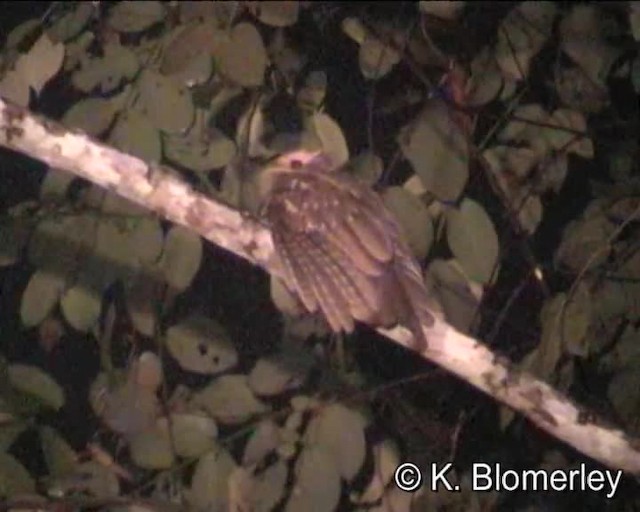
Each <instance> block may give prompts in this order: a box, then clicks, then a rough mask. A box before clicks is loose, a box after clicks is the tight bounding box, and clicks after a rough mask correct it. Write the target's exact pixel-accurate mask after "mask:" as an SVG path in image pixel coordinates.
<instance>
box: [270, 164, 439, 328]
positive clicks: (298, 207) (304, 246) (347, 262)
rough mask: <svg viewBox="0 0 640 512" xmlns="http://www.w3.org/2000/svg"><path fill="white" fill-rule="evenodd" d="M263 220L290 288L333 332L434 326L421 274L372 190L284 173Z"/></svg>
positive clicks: (335, 178) (321, 176) (338, 178)
mask: <svg viewBox="0 0 640 512" xmlns="http://www.w3.org/2000/svg"><path fill="white" fill-rule="evenodd" d="M265 214H266V217H267V219H268V220H269V222H270V224H271V227H272V232H273V239H274V244H275V247H276V251H277V253H278V255H279V256H280V258H281V260H282V263H283V267H284V269H285V273H286V277H285V281H286V283H287V286H288V287H289V288H290V289H291V290H292V291H293V292H294V293H296V294H297V295H298V296H299V298H300V300H301V301H302V303H303V304H304V305H305V307H306V308H307V309H308V310H309V311H312V312H315V311H318V310H320V311H321V312H322V313H323V314H324V316H325V317H326V319H327V321H328V322H329V324H330V325H331V327H332V329H333V330H335V331H341V330H342V331H347V332H350V331H351V330H352V329H353V325H354V319H355V320H359V321H363V322H365V323H370V324H374V325H382V326H387V327H388V326H391V325H393V324H395V323H403V324H405V325H407V326H408V327H409V328H411V329H412V330H414V328H416V329H417V326H419V325H420V324H421V322H424V321H428V320H429V318H430V316H428V307H427V304H426V301H427V298H426V291H425V289H424V285H423V282H422V276H421V273H420V269H419V267H418V265H417V264H416V263H415V261H414V260H413V258H412V256H411V253H410V252H408V251H409V249H408V247H407V245H406V243H404V241H403V240H402V236H401V234H400V230H399V227H398V225H397V223H396V222H395V220H394V219H393V217H392V216H391V214H390V213H389V212H388V211H387V210H386V209H385V207H384V205H383V203H382V201H381V199H380V198H379V197H378V196H377V195H376V194H375V193H374V192H373V191H372V190H370V189H369V188H368V187H366V185H364V184H361V183H359V182H357V181H355V180H353V179H349V177H348V176H342V175H334V174H325V173H319V172H312V171H304V170H299V171H296V172H291V173H283V174H281V175H279V176H278V178H277V179H276V181H275V183H274V187H273V190H272V193H271V194H270V198H269V199H268V202H267V204H266V207H265ZM416 318H417V320H416ZM421 333H422V329H421V328H420V329H419V332H415V331H414V334H415V335H416V337H420V336H421Z"/></svg>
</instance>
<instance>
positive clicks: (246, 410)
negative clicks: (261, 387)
mask: <svg viewBox="0 0 640 512" xmlns="http://www.w3.org/2000/svg"><path fill="white" fill-rule="evenodd" d="M193 405H194V406H196V407H202V408H204V409H205V410H206V411H207V412H208V413H209V414H210V415H211V416H213V417H214V418H216V419H217V420H219V421H220V422H222V423H226V424H236V423H242V422H243V421H246V420H248V419H250V418H251V417H253V416H255V415H257V414H262V413H265V412H267V411H268V410H269V407H268V406H267V405H265V404H264V403H262V402H260V401H259V400H258V399H257V398H256V397H255V396H254V394H253V392H252V391H251V388H249V385H248V383H247V377H246V376H245V375H224V376H222V377H219V378H217V379H216V380H214V381H213V382H212V383H211V384H209V385H208V386H207V387H205V388H204V389H203V390H202V391H200V392H199V393H198V394H197V395H196V396H195V397H194V399H193Z"/></svg>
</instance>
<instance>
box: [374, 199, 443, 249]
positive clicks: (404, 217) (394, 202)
mask: <svg viewBox="0 0 640 512" xmlns="http://www.w3.org/2000/svg"><path fill="white" fill-rule="evenodd" d="M382 198H383V200H384V204H385V206H386V207H387V208H388V209H389V211H390V212H391V213H393V215H394V216H395V218H396V220H397V221H398V223H399V224H400V225H401V226H402V231H403V233H404V235H405V237H406V239H407V242H408V243H409V247H410V248H411V250H412V252H413V255H414V256H415V257H416V259H417V260H423V259H424V258H426V256H427V254H428V252H429V249H431V244H433V237H434V233H433V223H432V222H431V216H430V215H429V212H428V210H427V207H426V206H425V205H424V204H423V203H422V201H420V199H419V198H417V197H416V196H414V195H413V194H411V193H410V192H409V191H408V190H406V189H405V188H403V187H389V188H387V189H386V190H385V191H384V193H383V194H382Z"/></svg>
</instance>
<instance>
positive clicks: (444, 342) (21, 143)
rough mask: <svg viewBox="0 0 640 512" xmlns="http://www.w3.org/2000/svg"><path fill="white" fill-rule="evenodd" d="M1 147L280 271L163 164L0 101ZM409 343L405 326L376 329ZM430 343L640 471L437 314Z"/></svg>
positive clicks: (608, 431)
mask: <svg viewBox="0 0 640 512" xmlns="http://www.w3.org/2000/svg"><path fill="white" fill-rule="evenodd" d="M0 145H2V146H5V147H7V148H9V149H13V150H16V151H19V152H21V153H24V154H26V155H28V156H30V157H32V158H35V159H38V160H41V161H43V162H46V163H47V164H49V165H50V166H52V167H56V168H59V169H63V170H66V171H68V172H72V173H73V174H75V175H77V176H80V177H82V178H85V179H87V180H89V181H91V182H93V183H95V184H98V185H100V186H102V187H104V188H106V189H108V190H111V191H113V192H115V193H116V194H118V195H120V196H122V197H124V198H126V199H129V200H131V201H133V202H134V203H137V204H139V205H141V206H143V207H145V208H147V209H149V210H152V211H154V212H156V213H157V214H159V215H161V216H162V217H164V218H166V219H168V220H170V221H172V222H175V223H177V224H181V225H183V226H186V227H187V228H189V229H191V230H193V231H194V232H197V233H198V234H200V235H202V236H203V237H204V238H206V239H207V240H209V241H211V242H213V243H214V244H216V245H218V246H220V247H222V248H224V249H226V250H228V251H231V252H233V253H234V254H236V255H238V256H240V257H242V258H244V259H246V260H248V261H250V262H251V263H253V264H255V265H259V266H261V267H262V268H264V269H265V270H266V271H267V272H269V273H271V274H273V275H281V271H280V270H279V268H278V266H277V263H276V260H275V258H273V246H272V242H271V235H270V232H269V230H268V228H267V227H266V226H264V225H262V224H261V223H260V222H259V221H258V220H256V219H255V218H253V217H251V216H249V215H245V214H243V213H240V212H238V211H236V210H234V209H233V208H230V207H228V206H226V205H224V204H221V203H219V202H216V201H214V200H212V199H210V198H208V197H205V196H204V195H202V194H200V193H198V192H196V191H194V190H193V189H192V188H191V187H190V186H189V185H187V184H185V183H184V182H183V181H181V180H180V179H179V178H176V173H175V172H171V171H170V170H169V169H168V168H166V167H162V166H157V165H151V164H147V163H145V162H143V161H142V160H140V159H138V158H135V157H132V156H129V155H125V154H123V153H121V152H119V151H117V150H115V149H113V148H111V147H109V146H107V145H105V144H102V143H100V142H97V141H95V140H93V139H91V138H90V137H89V136H87V135H86V134H84V133H81V132H77V131H73V130H68V129H66V128H64V127H62V126H61V125H60V124H58V123H55V122H53V121H50V120H47V119H44V118H42V117H39V116H36V115H34V114H32V113H30V112H29V111H28V110H26V109H22V108H19V107H16V106H14V105H11V104H8V103H6V102H5V101H3V100H1V99H0ZM380 332H382V333H383V334H384V335H386V336H387V337H389V338H391V339H393V340H394V341H395V342H397V343H399V344H401V345H403V346H405V347H409V346H411V344H410V341H411V334H410V333H409V332H408V331H407V330H406V329H403V328H400V327H398V328H395V329H392V330H380ZM425 333H426V336H427V339H428V340H429V347H428V348H427V349H426V350H424V351H423V352H422V353H421V356H422V357H424V358H425V359H428V360H430V361H432V362H434V363H436V364H438V365H440V366H442V367H443V368H445V369H447V370H448V371H450V372H452V373H454V374H455V375H457V376H459V377H460V378H462V379H463V380H465V381H466V382H468V383H470V384H472V385H473V386H475V387H476V388H478V389H480V390H482V391H484V392H485V393H487V394H489V395H490V396H492V397H494V398H495V399H496V400H499V401H501V402H503V403H504V404H506V405H508V406H510V407H512V408H513V409H515V410H516V411H518V412H520V413H521V414H523V415H524V416H526V417H527V418H529V419H530V420H531V421H532V422H533V423H534V424H536V425H537V426H538V427H540V428H542V429H543V430H545V431H546V432H548V433H549V434H551V435H553V436H555V437H556V438H558V439H561V440H563V441H565V442H566V443H568V444H570V445H572V446H573V447H574V448H576V449H577V450H579V451H581V452H582V453H584V454H585V455H588V456H590V457H592V458H594V459H596V460H598V461H600V462H602V463H603V464H605V465H607V466H610V467H612V468H619V469H623V470H625V471H629V472H631V473H635V474H638V475H640V441H639V440H638V439H633V438H631V437H629V436H627V435H626V434H625V433H624V432H623V431H622V430H619V429H614V428H611V427H607V426H604V425H603V424H602V422H597V421H596V420H595V419H594V417H593V415H591V414H589V413H587V411H585V410H583V409H581V408H580V407H578V406H577V405H575V404H573V403H572V402H571V401H570V400H569V399H568V398H567V397H565V396H564V395H562V394H561V393H559V392H557V391H556V390H554V389H553V388H552V387H551V386H549V385H547V384H545V383H544V382H541V381H540V380H538V379H536V378H534V377H533V376H531V375H528V374H526V373H523V372H520V371H519V370H518V369H516V368H514V367H513V366H512V364H511V363H510V362H509V361H508V360H506V359H504V358H502V357H500V356H498V355H496V354H494V353H493V352H492V351H491V350H489V349H488V348H487V347H486V346H484V345H483V344H482V343H480V342H479V341H478V340H475V339H473V338H471V337H469V336H466V335H464V334H461V333H459V332H458V331H456V330H455V329H454V328H453V327H451V326H450V325H449V324H447V323H446V322H444V321H442V320H437V321H436V323H435V325H434V326H433V327H430V328H425Z"/></svg>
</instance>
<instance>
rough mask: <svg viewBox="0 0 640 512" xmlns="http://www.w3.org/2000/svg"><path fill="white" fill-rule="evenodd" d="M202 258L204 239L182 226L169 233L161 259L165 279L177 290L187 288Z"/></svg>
mask: <svg viewBox="0 0 640 512" xmlns="http://www.w3.org/2000/svg"><path fill="white" fill-rule="evenodd" d="M201 259H202V240H201V239H200V237H199V236H198V235H196V234H194V233H192V232H191V231H189V230H188V229H186V228H183V227H182V226H174V227H172V228H171V230H170V231H169V233H168V234H167V238H166V240H165V243H164V252H163V254H162V259H161V261H160V267H161V268H162V271H163V274H164V277H165V280H166V281H167V283H168V284H169V286H171V287H173V288H174V289H175V290H177V291H183V290H185V289H186V288H187V287H188V286H189V285H190V284H191V281H192V280H193V278H194V276H195V275H196V272H197V271H198V268H199V267H200V261H201Z"/></svg>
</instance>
